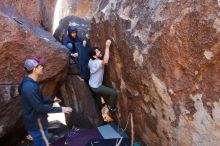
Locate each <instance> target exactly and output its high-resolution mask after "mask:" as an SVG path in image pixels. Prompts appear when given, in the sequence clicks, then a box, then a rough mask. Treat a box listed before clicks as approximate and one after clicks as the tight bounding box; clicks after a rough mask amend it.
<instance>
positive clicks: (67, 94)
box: [60, 75, 103, 128]
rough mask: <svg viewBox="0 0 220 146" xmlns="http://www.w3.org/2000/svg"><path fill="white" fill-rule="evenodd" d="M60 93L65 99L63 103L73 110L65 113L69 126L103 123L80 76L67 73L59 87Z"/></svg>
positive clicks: (91, 125)
mask: <svg viewBox="0 0 220 146" xmlns="http://www.w3.org/2000/svg"><path fill="white" fill-rule="evenodd" d="M60 94H61V96H62V97H63V98H64V99H65V105H66V106H70V107H72V108H73V112H72V113H71V114H68V115H66V122H67V124H68V125H69V126H73V125H75V126H78V127H81V128H91V127H96V126H99V125H100V124H102V123H103V119H102V116H101V113H100V111H99V110H98V108H97V105H96V103H95V100H94V98H93V97H92V93H91V91H90V90H89V87H88V85H87V84H86V83H85V82H84V81H83V80H82V79H81V78H80V76H77V75H68V77H67V78H66V82H65V83H64V84H63V85H62V86H61V88H60Z"/></svg>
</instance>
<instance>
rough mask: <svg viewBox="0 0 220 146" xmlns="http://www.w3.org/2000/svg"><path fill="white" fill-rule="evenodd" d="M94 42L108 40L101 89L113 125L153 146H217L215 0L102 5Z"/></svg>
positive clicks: (218, 24) (218, 20)
mask: <svg viewBox="0 0 220 146" xmlns="http://www.w3.org/2000/svg"><path fill="white" fill-rule="evenodd" d="M101 4H102V5H98V6H97V7H98V8H99V10H97V11H96V12H97V13H96V14H95V16H94V18H93V20H92V23H91V27H92V28H91V33H90V35H91V42H92V44H93V45H94V46H99V47H103V45H104V43H105V41H106V39H108V38H111V39H112V40H113V47H112V48H111V50H110V52H111V54H110V58H111V59H110V64H109V65H108V67H107V68H106V84H107V85H109V86H113V87H115V88H116V89H117V92H118V102H117V107H118V109H119V112H118V114H117V118H118V121H119V123H120V125H121V127H123V125H125V124H126V121H127V115H128V113H132V114H133V117H134V133H135V138H136V139H137V140H138V141H140V142H142V144H143V145H147V144H149V145H151V146H158V145H161V146H167V145H169V146H177V145H178V146H190V145H193V146H194V145H200V146H207V145H212V146H218V145H219V144H220V125H219V123H220V118H219V116H220V114H219V109H220V102H219V91H220V73H219V70H220V65H219V64H220V59H219V57H220V56H219V55H220V49H219V47H220V43H219V38H220V33H219V32H220V29H219V28H220V14H219V10H220V7H219V6H218V2H217V1H216V0H205V1H199V0H195V1H191V0H183V1H178V0H169V1H165V0H147V1H146V0H135V1H126V0H124V1H116V0H108V1H106V0H103V1H102V2H101Z"/></svg>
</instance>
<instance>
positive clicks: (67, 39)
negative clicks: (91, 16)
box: [62, 26, 83, 53]
mask: <svg viewBox="0 0 220 146" xmlns="http://www.w3.org/2000/svg"><path fill="white" fill-rule="evenodd" d="M73 31H75V32H77V28H76V27H74V26H69V27H68V33H67V35H66V36H64V38H63V40H62V44H63V45H65V46H66V47H67V44H68V43H71V44H72V46H73V47H72V49H70V52H71V53H79V50H78V48H79V46H80V45H82V41H83V40H82V39H81V38H79V37H78V36H76V38H73V37H72V36H71V32H73Z"/></svg>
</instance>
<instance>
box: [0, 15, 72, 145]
mask: <svg viewBox="0 0 220 146" xmlns="http://www.w3.org/2000/svg"><path fill="white" fill-rule="evenodd" d="M0 28H1V30H0V61H1V65H0V104H1V106H0V116H1V118H0V143H1V145H7V146H8V145H15V143H16V142H17V141H18V140H20V139H21V138H22V137H23V136H24V134H25V131H24V128H23V119H22V114H21V109H20V97H19V96H18V92H17V87H18V84H19V83H20V82H21V80H22V78H23V77H24V76H25V71H24V68H23V64H24V61H25V59H27V58H30V57H33V56H35V57H43V58H44V59H45V60H46V64H45V66H44V76H43V77H42V78H41V79H40V82H41V84H42V88H43V91H44V93H45V95H47V96H49V97H51V96H54V95H55V92H56V89H57V85H58V83H59V82H62V80H63V78H64V77H65V75H66V71H67V62H68V61H67V58H68V55H67V49H65V48H64V47H63V46H62V45H60V43H58V42H56V40H55V39H54V38H53V37H52V35H51V34H50V33H48V32H45V31H44V30H43V29H41V28H39V27H36V26H35V25H33V24H32V23H29V21H26V19H24V18H22V17H20V16H19V15H14V16H12V15H11V14H7V13H4V12H2V11H0Z"/></svg>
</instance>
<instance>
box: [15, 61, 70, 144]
mask: <svg viewBox="0 0 220 146" xmlns="http://www.w3.org/2000/svg"><path fill="white" fill-rule="evenodd" d="M43 63H44V61H43V60H42V59H41V60H36V59H27V60H26V61H25V63H24V68H25V70H26V72H27V73H28V76H27V77H25V78H24V79H23V81H22V82H21V84H20V85H19V88H18V91H19V94H20V95H21V97H22V100H21V107H22V112H23V116H24V126H25V129H26V130H27V131H28V133H29V134H30V135H31V136H32V137H33V139H34V145H35V146H46V145H48V144H47V142H48V141H47V138H46V137H47V136H48V130H47V113H58V112H63V113H69V112H72V108H70V107H52V106H50V105H49V104H50V103H53V102H56V101H58V102H60V100H59V99H58V98H55V99H52V98H47V97H45V96H44V95H43V94H42V91H41V89H40V86H39V84H38V82H37V81H38V78H39V76H40V75H42V74H43V66H42V65H43Z"/></svg>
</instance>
